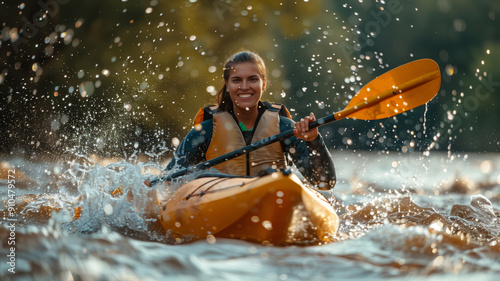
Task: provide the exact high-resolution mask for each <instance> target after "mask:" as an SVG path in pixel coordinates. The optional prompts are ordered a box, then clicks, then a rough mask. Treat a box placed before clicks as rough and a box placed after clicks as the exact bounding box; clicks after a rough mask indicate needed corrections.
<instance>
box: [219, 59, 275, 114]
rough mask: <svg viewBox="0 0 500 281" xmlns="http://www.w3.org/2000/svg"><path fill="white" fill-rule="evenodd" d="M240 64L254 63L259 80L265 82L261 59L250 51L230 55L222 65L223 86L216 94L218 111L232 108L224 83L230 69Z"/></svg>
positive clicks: (264, 69) (264, 71) (264, 68)
mask: <svg viewBox="0 0 500 281" xmlns="http://www.w3.org/2000/svg"><path fill="white" fill-rule="evenodd" d="M242 62H253V63H255V65H257V68H258V69H259V72H260V76H261V78H262V79H263V80H266V73H267V72H266V65H265V63H264V60H262V58H261V57H260V56H259V55H258V54H256V53H254V52H250V51H241V52H238V53H236V54H234V55H232V56H231V57H230V58H229V59H228V60H227V62H226V64H225V65H224V85H223V86H222V88H221V89H220V90H219V92H218V93H217V104H218V107H219V110H222V111H228V109H229V108H231V107H232V106H233V102H232V101H231V97H230V96H229V92H228V91H227V87H226V83H227V81H228V80H229V74H230V71H231V68H233V67H234V66H235V65H237V64H239V63H242Z"/></svg>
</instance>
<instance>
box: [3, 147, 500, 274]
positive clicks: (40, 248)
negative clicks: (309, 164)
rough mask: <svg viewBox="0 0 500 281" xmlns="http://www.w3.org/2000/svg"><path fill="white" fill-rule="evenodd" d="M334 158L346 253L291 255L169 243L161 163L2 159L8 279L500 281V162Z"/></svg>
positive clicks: (496, 157) (446, 156)
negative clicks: (152, 177) (157, 220)
mask: <svg viewBox="0 0 500 281" xmlns="http://www.w3.org/2000/svg"><path fill="white" fill-rule="evenodd" d="M333 155H334V158H335V163H336V165H337V176H338V183H337V185H336V187H335V189H334V193H333V196H334V197H331V196H332V195H331V194H330V193H324V194H325V195H326V196H328V197H331V202H332V204H334V206H335V208H336V210H337V211H338V213H339V215H340V216H341V226H340V229H339V232H338V233H337V239H338V241H337V242H334V243H330V244H324V245H317V246H300V245H294V246H288V247H274V246H263V245H259V244H253V243H248V242H244V241H239V240H229V239H215V240H214V239H210V240H208V241H198V242H193V243H187V244H180V245H175V244H169V243H166V242H168V241H167V240H165V238H164V237H163V236H162V235H161V234H159V233H156V232H155V231H153V230H152V229H150V228H149V225H150V222H149V221H148V219H147V218H145V217H144V216H143V210H144V209H145V208H147V206H148V204H153V203H154V202H153V200H154V199H152V198H151V197H149V195H148V194H149V193H148V192H149V191H150V190H149V189H148V188H147V187H145V186H144V185H142V182H143V181H144V179H145V178H147V177H148V176H147V174H157V173H158V172H159V170H160V169H161V168H162V167H163V166H164V163H163V164H158V163H154V162H141V161H139V160H138V159H129V160H127V161H120V160H112V159H97V158H93V157H90V156H79V157H74V158H73V159H70V160H68V159H65V160H58V161H53V160H52V161H28V160H25V159H23V158H17V157H4V158H3V159H2V161H1V170H0V175H1V182H0V185H1V187H0V190H1V191H0V196H1V198H2V201H4V203H3V204H2V207H1V208H2V218H3V223H2V226H1V227H0V239H1V243H0V245H1V256H0V261H1V262H0V279H1V280H382V279H394V280H403V279H404V280H471V279H474V280H475V281H479V280H498V277H499V276H500V245H499V242H500V236H499V235H500V223H499V221H498V220H499V215H500V213H499V210H500V195H499V194H500V154H470V153H460V154H459V153H438V152H436V153H424V154H417V153H414V154H410V153H408V154H402V153H396V152H391V153H387V152H385V153H381V152H378V153H377V152H365V151H360V152H352V151H341V152H334V153H333ZM96 163H97V164H96ZM9 171H10V172H9ZM9 175H11V179H12V178H13V176H15V179H16V181H15V183H14V184H13V185H11V186H9V182H8V180H9ZM118 187H120V191H122V192H120V193H118V194H117V193H116V192H113V191H116V190H117V188H118ZM9 190H10V193H9ZM130 194H132V195H133V200H132V201H131V202H128V201H127V200H124V197H126V196H129V195H130ZM167 195H168V193H167ZM14 197H15V204H14V205H15V206H14V207H15V208H13V209H10V210H9V208H8V207H9V202H10V203H12V202H13V201H12V200H11V201H9V198H11V199H14ZM333 198H335V199H333ZM75 207H81V211H80V213H79V215H80V217H79V218H78V219H77V220H75V219H74V218H75ZM54 210H59V211H58V212H56V211H54ZM9 211H10V212H9ZM13 242H14V243H15V245H14V244H12V243H13ZM12 271H15V273H12Z"/></svg>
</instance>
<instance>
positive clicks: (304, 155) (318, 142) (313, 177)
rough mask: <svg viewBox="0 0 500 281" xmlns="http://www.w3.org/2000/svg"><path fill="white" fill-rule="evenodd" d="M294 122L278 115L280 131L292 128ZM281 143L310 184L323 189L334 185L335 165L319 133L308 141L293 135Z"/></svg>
mask: <svg viewBox="0 0 500 281" xmlns="http://www.w3.org/2000/svg"><path fill="white" fill-rule="evenodd" d="M294 124H295V122H294V121H293V120H291V119H288V118H285V117H280V130H281V131H282V132H283V131H286V130H289V129H293V128H294V127H295V125H294ZM281 145H282V147H283V149H284V151H285V152H286V153H287V154H288V155H289V156H290V158H291V159H292V162H293V163H294V164H295V166H296V167H297V169H298V170H299V171H300V173H301V174H302V175H303V176H304V177H305V178H306V179H307V180H308V181H309V182H310V183H311V184H313V185H315V186H316V187H317V188H319V189H323V190H328V189H332V188H333V187H334V186H335V183H336V175H335V166H334V163H333V159H332V156H331V155H330V152H329V151H328V148H327V147H326V145H325V142H324V141H323V137H322V136H321V134H320V135H319V136H318V137H317V138H316V139H315V140H313V141H310V142H306V141H305V140H303V139H298V138H296V137H295V136H293V137H291V138H288V139H286V140H283V141H282V142H281Z"/></svg>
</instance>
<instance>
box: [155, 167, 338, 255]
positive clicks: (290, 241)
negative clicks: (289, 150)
mask: <svg viewBox="0 0 500 281" xmlns="http://www.w3.org/2000/svg"><path fill="white" fill-rule="evenodd" d="M160 222H161V224H162V226H163V228H164V229H165V230H166V231H167V233H168V234H169V235H170V236H171V237H173V238H176V240H177V241H178V242H179V241H193V240H199V239H208V240H209V241H210V240H213V239H215V238H216V237H221V238H234V239H242V240H247V241H251V242H258V243H263V244H272V245H311V244H313V245H314V244H316V245H317V244H322V243H326V242H332V241H333V240H334V235H335V234H336V232H337V229H338V226H339V218H338V216H337V214H336V213H335V210H334V209H333V207H332V206H331V204H330V203H329V202H328V200H327V199H326V198H325V197H324V196H323V195H322V194H321V193H319V192H317V191H315V190H313V189H311V188H309V187H307V186H305V185H303V184H302V182H301V180H300V179H299V178H298V177H297V176H296V175H294V174H292V173H290V172H288V171H285V172H275V173H272V174H270V175H266V176H263V177H255V178H244V177H224V176H223V175H222V176H221V177H219V176H213V175H212V176H209V177H201V178H197V179H195V180H193V181H190V182H189V183H187V184H185V185H183V186H182V187H181V188H180V189H179V190H177V191H176V192H175V194H174V195H173V196H172V197H170V198H169V199H168V200H166V201H164V202H160Z"/></svg>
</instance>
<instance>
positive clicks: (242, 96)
mask: <svg viewBox="0 0 500 281" xmlns="http://www.w3.org/2000/svg"><path fill="white" fill-rule="evenodd" d="M238 96H239V97H240V98H249V97H251V96H252V94H241V95H238Z"/></svg>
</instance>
